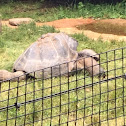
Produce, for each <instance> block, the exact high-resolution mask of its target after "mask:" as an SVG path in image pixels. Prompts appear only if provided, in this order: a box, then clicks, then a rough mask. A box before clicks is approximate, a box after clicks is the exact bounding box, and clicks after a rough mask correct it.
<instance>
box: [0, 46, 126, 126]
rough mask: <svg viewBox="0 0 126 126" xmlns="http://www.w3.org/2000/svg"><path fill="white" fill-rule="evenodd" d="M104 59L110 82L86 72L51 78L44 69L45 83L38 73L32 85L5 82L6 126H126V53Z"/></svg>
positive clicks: (1, 118)
mask: <svg viewBox="0 0 126 126" xmlns="http://www.w3.org/2000/svg"><path fill="white" fill-rule="evenodd" d="M99 58H100V60H99V61H98V63H99V64H100V66H102V67H103V68H104V70H105V74H106V77H105V78H102V77H98V76H90V75H89V74H88V72H87V71H86V70H85V68H83V69H82V70H79V71H78V70H75V71H74V74H72V75H71V72H67V73H65V75H64V76H63V75H62V74H61V72H60V70H59V75H58V76H57V77H53V76H52V75H53V74H52V72H53V70H54V69H53V67H50V68H47V69H50V71H51V72H50V73H51V74H50V76H49V77H48V78H45V77H43V76H44V71H46V69H42V70H40V71H39V72H42V78H40V79H36V77H35V76H36V71H35V72H33V73H32V75H34V76H33V78H32V79H30V78H26V79H25V80H23V81H16V82H12V81H11V80H7V81H2V82H1V92H0V126H32V125H34V126H125V125H126V118H125V114H126V80H125V78H126V77H125V73H126V47H124V48H119V49H114V50H110V51H107V52H104V53H101V54H99ZM61 65H62V64H60V65H59V68H60V66H61ZM66 66H68V67H69V63H66ZM91 67H92V66H91ZM68 71H69V70H68ZM18 79H20V77H19V78H18Z"/></svg>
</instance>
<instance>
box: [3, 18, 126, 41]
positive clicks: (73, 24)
mask: <svg viewBox="0 0 126 126" xmlns="http://www.w3.org/2000/svg"><path fill="white" fill-rule="evenodd" d="M97 21H98V20H94V19H83V18H77V19H60V20H55V21H52V22H45V23H41V22H36V25H37V26H43V25H49V26H53V27H55V28H56V29H58V30H60V31H61V32H65V33H68V34H74V33H83V34H84V35H86V36H87V37H89V38H91V39H94V40H97V39H99V38H100V39H102V40H118V41H122V40H124V41H126V36H124V35H114V34H112V33H111V34H107V33H98V32H94V31H91V30H84V29H82V30H79V29H78V26H81V25H88V24H92V23H95V22H97ZM99 21H100V22H102V23H110V24H114V25H116V24H118V26H122V25H123V26H124V25H125V26H126V20H125V19H104V20H103V19H102V20H99ZM2 25H7V26H8V27H11V28H18V26H11V25H10V24H9V22H8V21H2ZM118 26H117V27H118Z"/></svg>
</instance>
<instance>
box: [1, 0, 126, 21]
mask: <svg viewBox="0 0 126 126" xmlns="http://www.w3.org/2000/svg"><path fill="white" fill-rule="evenodd" d="M0 15H1V18H2V19H9V18H15V17H31V18H33V19H35V20H36V21H40V22H45V21H52V20H57V19H62V18H79V17H84V18H126V7H125V4H124V3H123V2H122V3H117V4H115V5H112V4H100V5H99V4H96V5H94V4H91V3H84V4H83V3H81V2H80V3H79V4H78V8H77V9H76V8H72V7H65V6H55V5H54V4H51V5H50V3H49V4H47V3H46V4H45V3H40V2H24V3H23V2H14V3H7V4H0Z"/></svg>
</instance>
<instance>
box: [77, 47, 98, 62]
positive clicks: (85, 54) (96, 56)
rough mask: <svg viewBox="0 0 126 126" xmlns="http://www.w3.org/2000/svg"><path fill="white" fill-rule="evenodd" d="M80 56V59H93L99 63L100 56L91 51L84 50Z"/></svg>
mask: <svg viewBox="0 0 126 126" xmlns="http://www.w3.org/2000/svg"><path fill="white" fill-rule="evenodd" d="M78 56H79V57H92V58H94V59H95V60H96V61H99V55H98V54H97V53H96V52H95V51H93V50H91V49H84V50H82V51H80V52H79V53H78Z"/></svg>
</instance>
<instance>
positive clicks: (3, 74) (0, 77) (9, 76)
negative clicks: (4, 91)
mask: <svg viewBox="0 0 126 126" xmlns="http://www.w3.org/2000/svg"><path fill="white" fill-rule="evenodd" d="M23 75H24V76H23ZM23 79H25V74H24V72H23V71H17V72H14V73H12V72H9V71H7V70H0V81H5V80H11V81H18V80H23Z"/></svg>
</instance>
